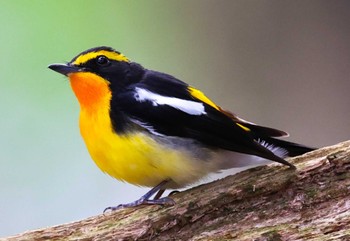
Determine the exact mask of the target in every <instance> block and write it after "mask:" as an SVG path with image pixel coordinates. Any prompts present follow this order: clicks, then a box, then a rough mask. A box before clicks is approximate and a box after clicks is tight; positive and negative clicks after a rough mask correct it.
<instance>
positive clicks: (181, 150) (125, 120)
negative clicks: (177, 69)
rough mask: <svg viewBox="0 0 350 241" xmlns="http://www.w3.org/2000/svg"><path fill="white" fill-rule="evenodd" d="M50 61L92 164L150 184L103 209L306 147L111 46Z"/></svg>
mask: <svg viewBox="0 0 350 241" xmlns="http://www.w3.org/2000/svg"><path fill="white" fill-rule="evenodd" d="M49 68H50V69H52V70H54V71H56V72H58V73H61V74H63V75H66V76H67V77H68V78H69V81H70V84H71V87H72V89H73V91H74V93H75V95H76V97H77V99H78V101H79V104H80V122H79V125H80V132H81V135H82V137H83V139H84V141H85V144H86V147H87V149H88V151H89V153H90V155H91V157H92V159H93V160H94V161H95V163H96V165H97V166H98V167H99V168H100V169H101V170H102V171H103V172H105V173H107V174H109V175H110V176H112V177H114V178H116V179H119V180H122V181H126V182H129V183H132V184H134V185H138V186H147V187H153V189H151V190H150V191H149V192H148V193H146V194H145V195H144V196H142V197H141V198H140V199H138V200H136V201H134V202H131V203H128V204H121V205H119V206H115V207H109V208H107V209H110V210H115V209H117V208H120V207H132V206H137V205H140V204H160V205H172V204H174V201H173V200H172V199H171V198H169V197H163V198H161V195H162V194H163V192H164V190H165V189H168V188H181V187H185V186H186V185H188V184H191V183H194V182H196V181H198V180H200V179H201V178H203V177H204V176H206V175H207V174H209V173H212V172H217V171H219V170H223V169H228V168H232V167H239V166H247V165H252V164H256V163H258V161H259V160H266V159H267V160H271V161H275V162H279V163H282V164H284V165H287V166H289V167H291V168H295V167H294V165H293V164H291V163H289V162H287V161H286V160H284V159H283V158H284V157H286V156H296V155H300V154H303V153H306V152H309V151H311V150H313V148H309V147H306V146H303V145H299V144H296V143H292V142H287V141H283V140H280V139H276V138H275V137H282V136H286V135H288V134H287V133H286V132H284V131H280V130H277V129H272V128H268V127H263V126H259V125H255V124H253V123H251V122H248V121H245V120H243V119H241V118H239V117H238V116H237V115H235V114H232V113H230V112H228V111H225V110H223V109H221V108H220V107H219V106H218V105H216V104H215V103H214V102H213V101H211V100H210V99H209V98H208V97H207V96H205V95H204V94H203V93H202V92H201V91H200V90H198V89H196V88H194V87H192V86H190V85H188V84H186V83H184V82H182V81H181V80H178V79H176V78H175V77H173V76H171V75H168V74H165V73H161V72H157V71H153V70H148V69H145V68H144V67H142V66H141V65H140V64H137V63H135V62H131V61H130V60H129V59H128V58H127V57H125V56H124V55H123V54H121V53H120V52H118V51H115V50H114V49H112V48H110V47H96V48H92V49H89V50H86V51H84V52H82V53H80V54H79V55H77V56H76V57H74V58H73V59H72V60H71V61H70V62H69V63H66V64H52V65H50V66H49ZM156 193H157V194H156ZM154 194H156V195H155V197H154V199H151V198H152V196H153V195H154ZM107 209H106V210H107Z"/></svg>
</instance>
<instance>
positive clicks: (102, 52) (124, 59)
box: [72, 50, 129, 65]
mask: <svg viewBox="0 0 350 241" xmlns="http://www.w3.org/2000/svg"><path fill="white" fill-rule="evenodd" d="M100 55H104V56H106V57H107V58H109V59H111V60H116V61H121V62H129V59H128V58H127V57H125V56H124V55H123V54H120V53H116V52H111V51H106V50H100V51H97V52H89V53H86V54H83V55H80V56H78V58H76V59H75V60H74V62H73V63H72V64H73V65H81V64H84V63H86V62H87V61H89V60H90V59H93V58H96V57H97V56H100Z"/></svg>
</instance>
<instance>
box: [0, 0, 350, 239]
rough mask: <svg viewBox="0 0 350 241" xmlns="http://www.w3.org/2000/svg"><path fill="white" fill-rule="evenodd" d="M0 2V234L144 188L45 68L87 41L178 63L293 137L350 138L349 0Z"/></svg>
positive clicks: (159, 64)
mask: <svg viewBox="0 0 350 241" xmlns="http://www.w3.org/2000/svg"><path fill="white" fill-rule="evenodd" d="M0 3H1V8H0V25H1V26H0V27H1V28H0V31H1V34H0V53H1V57H0V61H1V64H0V66H1V69H0V70H1V71H0V112H1V118H0V133H1V134H0V165H1V166H0V193H1V194H0V195H1V198H0V237H2V236H7V235H12V234H15V233H18V232H22V231H25V230H29V229H34V228H40V227H46V226H50V225H56V224H60V223H65V222H70V221H74V220H79V219H83V218H86V217H89V216H92V215H96V214H100V213H101V212H102V210H103V209H104V208H105V207H107V206H110V205H116V204H119V203H123V202H128V201H132V200H134V199H136V198H138V197H139V196H140V195H141V194H143V193H144V192H145V189H141V188H138V187H134V186H131V185H129V184H126V183H120V182H117V181H115V180H113V179H112V178H110V177H108V176H106V175H104V174H103V173H102V172H100V171H99V170H98V169H97V168H96V167H95V164H94V163H93V162H92V161H91V159H90V157H89V155H88V153H87V151H86V149H85V146H84V144H83V142H82V139H81V138H80V135H79V130H78V112H79V106H78V103H77V101H76V99H75V97H74V95H73V93H72V91H71V89H70V87H69V83H68V81H67V80H66V79H65V78H64V77H63V76H60V75H58V74H57V73H54V72H53V71H50V70H49V69H47V66H48V64H50V63H55V62H62V61H69V60H70V59H71V58H72V57H73V56H75V55H76V54H78V53H79V52H81V51H83V50H85V49H87V48H90V47H95V46H99V45H107V46H112V47H114V48H116V49H117V50H119V51H121V52H122V53H124V54H125V55H126V56H128V57H129V58H130V59H131V60H133V61H136V62H139V63H142V64H143V65H144V66H145V67H147V68H150V69H155V70H159V71H162V72H167V73H170V74H172V75H175V76H176V77H178V78H180V79H182V80H184V81H186V82H188V83H190V84H192V85H194V86H196V87H199V88H200V89H202V90H203V91H204V92H205V93H206V94H207V95H208V96H209V97H211V98H212V99H213V100H214V101H216V102H217V103H218V104H220V105H221V106H222V107H223V108H226V109H229V110H232V111H234V112H236V113H239V114H240V116H241V117H243V118H245V119H247V120H251V121H253V122H256V123H259V124H263V125H267V126H272V127H276V128H280V129H283V130H286V131H288V132H290V134H291V137H290V138H289V140H291V141H296V142H301V143H304V144H307V145H311V146H324V145H329V144H335V143H337V142H340V141H344V140H346V139H349V133H350V125H349V119H350V111H349V104H350V94H349V90H350V80H349V76H350V44H349V43H350V28H349V24H350V15H349V9H350V8H349V7H350V2H349V1H279V0H271V1H264V0H256V1H252V0H251V1H245V0H241V1H229V0H227V1H219V0H215V1H185V0H182V1H179V0H176V1H175V0H173V1H154V0H152V1H87V0H84V1H83V0H81V1H67V0H61V1H43V0H42V1H38V0H32V1H18V0H12V1H5V0H2V1H0ZM232 172H233V171H232Z"/></svg>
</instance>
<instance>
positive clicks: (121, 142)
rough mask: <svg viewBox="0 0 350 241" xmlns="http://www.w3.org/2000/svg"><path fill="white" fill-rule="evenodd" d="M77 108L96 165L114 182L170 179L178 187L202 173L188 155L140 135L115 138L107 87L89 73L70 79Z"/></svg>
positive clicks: (146, 182) (146, 183)
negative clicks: (114, 179)
mask: <svg viewBox="0 0 350 241" xmlns="http://www.w3.org/2000/svg"><path fill="white" fill-rule="evenodd" d="M69 78H70V82H71V86H72V89H73V91H74V93H75V94H76V96H77V98H78V100H79V103H80V107H81V112H80V122H79V123H80V132H81V135H82V137H83V139H84V141H85V144H86V146H87V149H88V151H89V153H90V155H91V157H92V159H93V160H94V161H95V163H96V164H97V166H98V167H99V168H100V169H101V170H102V171H103V172H106V173H108V174H109V175H111V176H112V177H115V178H117V179H120V180H123V181H127V182H129V183H132V184H135V185H140V186H151V187H152V186H155V185H157V184H159V183H160V182H161V181H163V180H165V179H169V178H170V179H172V180H174V182H175V183H176V184H174V187H181V186H184V185H186V184H189V183H191V182H193V181H196V180H198V179H199V178H200V177H202V176H203V175H205V174H206V173H207V171H208V170H204V169H203V168H202V166H201V165H199V163H201V162H202V161H199V160H195V159H194V157H193V156H192V155H191V153H189V152H186V151H184V150H176V149H172V148H171V147H168V146H165V145H163V144H161V143H159V142H157V141H156V140H154V139H153V138H152V136H151V135H148V134H146V133H143V132H130V133H129V134H125V135H118V134H117V133H115V132H114V131H113V127H112V122H111V120H110V115H109V111H110V99H111V91H110V90H109V84H108V82H107V81H105V80H104V79H102V78H101V77H99V76H97V75H94V74H91V73H75V74H71V75H70V76H69Z"/></svg>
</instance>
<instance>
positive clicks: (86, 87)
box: [69, 72, 112, 112]
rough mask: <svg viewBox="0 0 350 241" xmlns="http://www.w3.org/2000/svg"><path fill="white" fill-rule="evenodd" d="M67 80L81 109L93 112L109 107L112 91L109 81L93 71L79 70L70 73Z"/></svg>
mask: <svg viewBox="0 0 350 241" xmlns="http://www.w3.org/2000/svg"><path fill="white" fill-rule="evenodd" d="M69 80H70V84H71V87H72V89H73V91H74V93H75V96H76V97H77V99H78V101H79V104H80V108H81V109H82V110H83V109H84V110H85V111H88V112H94V111H97V110H98V109H100V108H106V107H109V101H110V99H111V97H112V93H111V91H110V89H109V83H108V82H107V81H106V80H104V79H103V78H102V77H100V76H98V75H96V74H93V73H87V72H79V73H72V74H70V75H69Z"/></svg>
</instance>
